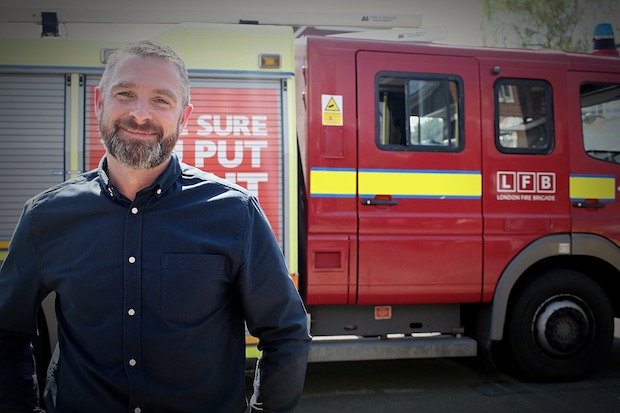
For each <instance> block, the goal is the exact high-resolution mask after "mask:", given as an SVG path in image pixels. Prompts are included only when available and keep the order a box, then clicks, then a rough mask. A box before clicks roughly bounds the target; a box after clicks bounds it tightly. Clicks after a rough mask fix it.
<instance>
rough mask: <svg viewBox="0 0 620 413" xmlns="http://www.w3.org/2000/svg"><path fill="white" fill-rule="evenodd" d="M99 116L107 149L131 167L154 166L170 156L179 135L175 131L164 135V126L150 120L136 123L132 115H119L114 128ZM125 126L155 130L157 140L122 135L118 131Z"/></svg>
mask: <svg viewBox="0 0 620 413" xmlns="http://www.w3.org/2000/svg"><path fill="white" fill-rule="evenodd" d="M102 119H103V116H101V118H100V120H99V131H100V133H101V142H102V143H103V146H105V148H106V150H107V152H108V153H109V154H110V155H111V156H113V157H114V158H115V159H116V160H117V161H118V162H120V163H121V164H123V165H125V166H127V167H129V168H132V169H142V170H145V169H151V168H154V167H156V166H159V165H161V164H162V163H164V162H165V161H166V160H168V159H169V158H170V156H171V154H172V151H173V150H174V146H175V144H176V142H177V140H178V138H179V134H178V133H176V132H173V133H170V134H169V135H165V136H164V131H163V129H162V128H161V127H159V126H157V125H155V124H153V123H152V122H150V121H147V122H145V123H142V124H138V123H136V121H135V120H133V118H127V119H118V120H116V121H115V122H114V124H113V125H112V127H111V128H109V127H107V126H106V125H105V124H104V122H103V121H102ZM123 129H128V130H133V131H140V132H144V133H154V134H155V135H156V136H157V140H156V141H155V142H146V141H143V140H139V139H131V138H124V137H122V136H121V135H120V134H119V132H120V131H122V130H123Z"/></svg>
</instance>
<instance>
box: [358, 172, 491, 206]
mask: <svg viewBox="0 0 620 413" xmlns="http://www.w3.org/2000/svg"><path fill="white" fill-rule="evenodd" d="M359 192H360V196H373V195H377V194H385V195H392V196H393V197H395V198H460V199H479V198H480V197H481V196H482V175H481V174H480V172H479V171H400V170H395V171H391V170H368V169H364V170H360V173H359Z"/></svg>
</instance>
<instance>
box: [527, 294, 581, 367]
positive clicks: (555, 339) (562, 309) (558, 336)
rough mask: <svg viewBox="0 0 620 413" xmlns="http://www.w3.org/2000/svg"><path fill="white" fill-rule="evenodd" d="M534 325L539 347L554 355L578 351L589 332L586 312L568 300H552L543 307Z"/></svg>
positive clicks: (564, 354) (566, 354) (565, 354)
mask: <svg viewBox="0 0 620 413" xmlns="http://www.w3.org/2000/svg"><path fill="white" fill-rule="evenodd" d="M535 327H536V339H537V341H538V343H539V344H540V346H541V348H542V349H543V350H544V351H545V352H547V353H549V354H551V355H554V356H568V355H570V354H572V353H574V352H576V351H578V350H579V349H580V348H582V347H583V346H584V344H585V343H586V341H587V339H588V336H589V332H590V323H589V321H588V317H587V316H586V313H585V312H584V310H583V309H582V308H581V307H580V306H579V305H577V304H576V303H575V302H574V301H570V300H559V301H554V302H552V303H550V304H548V305H546V306H545V307H543V308H542V311H541V312H540V313H539V315H538V317H537V318H536V325H535Z"/></svg>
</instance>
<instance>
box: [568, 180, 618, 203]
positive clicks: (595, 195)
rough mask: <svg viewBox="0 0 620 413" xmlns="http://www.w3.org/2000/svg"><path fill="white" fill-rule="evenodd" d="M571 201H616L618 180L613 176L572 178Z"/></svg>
mask: <svg viewBox="0 0 620 413" xmlns="http://www.w3.org/2000/svg"><path fill="white" fill-rule="evenodd" d="M570 198H571V199H598V200H606V201H614V200H615V199H616V180H615V178H614V177H613V176H577V175H574V176H571V177H570Z"/></svg>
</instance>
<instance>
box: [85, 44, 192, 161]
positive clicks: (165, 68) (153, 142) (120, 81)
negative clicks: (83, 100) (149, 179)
mask: <svg viewBox="0 0 620 413" xmlns="http://www.w3.org/2000/svg"><path fill="white" fill-rule="evenodd" d="M105 88H106V89H107V90H100V89H99V88H97V89H96V90H95V106H96V114H97V118H98V120H99V130H100V132H101V140H102V142H103V144H104V146H105V148H106V150H107V152H108V154H109V155H111V156H113V157H114V158H116V159H117V160H118V161H119V162H120V163H121V164H123V165H125V166H128V167H130V168H133V169H150V168H153V167H155V166H158V165H160V164H162V163H163V162H165V161H167V160H168V159H169V158H170V154H171V153H172V151H173V150H174V146H175V144H176V142H177V140H178V137H179V134H180V133H181V131H183V128H184V127H185V124H186V123H187V118H188V117H189V114H190V113H191V110H192V107H191V106H187V107H182V106H181V105H182V100H183V88H182V86H181V80H180V75H179V73H178V69H177V68H176V66H175V65H174V64H172V63H170V62H167V61H165V60H162V59H157V58H151V57H140V56H130V57H127V58H125V59H124V60H123V61H121V62H119V64H118V66H117V67H116V69H115V71H114V73H112V76H111V77H110V81H109V83H108V85H106V86H105Z"/></svg>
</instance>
